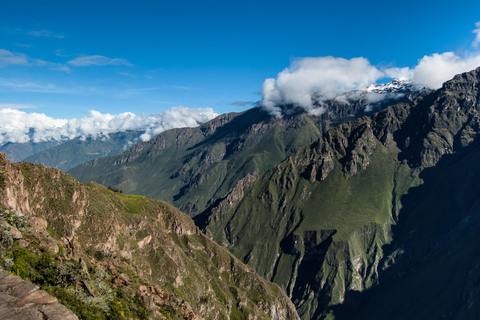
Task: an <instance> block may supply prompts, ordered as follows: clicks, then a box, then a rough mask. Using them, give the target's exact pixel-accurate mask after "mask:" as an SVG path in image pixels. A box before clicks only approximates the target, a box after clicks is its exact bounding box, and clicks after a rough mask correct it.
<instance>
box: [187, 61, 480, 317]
mask: <svg viewBox="0 0 480 320" xmlns="http://www.w3.org/2000/svg"><path fill="white" fill-rule="evenodd" d="M479 80H480V69H477V70H474V71H472V72H469V73H465V74H461V75H458V76H456V77H455V78H454V79H452V80H451V81H449V82H447V83H445V84H444V86H443V87H442V88H441V89H439V90H437V91H435V92H433V93H425V94H423V95H421V96H420V97H418V98H417V99H415V101H414V102H413V103H409V104H405V103H401V104H397V105H395V106H392V107H389V108H387V109H385V110H382V111H380V112H378V113H377V114H374V115H373V116H371V117H364V118H360V119H358V120H355V121H352V122H349V123H345V124H343V125H340V126H338V127H336V128H334V129H331V130H329V131H328V132H327V133H326V134H324V135H323V136H322V137H321V138H320V139H319V140H318V141H316V142H314V143H313V144H311V145H309V146H307V147H304V148H300V149H299V150H298V151H297V152H296V153H294V154H292V155H291V156H289V157H287V158H286V160H285V161H283V162H282V163H281V164H279V165H278V166H275V167H274V168H272V169H271V170H268V171H267V172H266V173H265V174H263V175H261V176H260V177H258V178H257V179H249V180H243V181H241V183H243V184H244V185H245V186H246V187H247V188H244V187H240V185H239V188H233V191H232V193H231V194H230V195H227V196H226V197H224V198H223V199H222V200H219V201H217V203H215V204H214V205H213V206H211V207H210V208H208V209H207V210H206V211H204V212H203V213H202V214H200V215H199V216H197V217H196V218H195V220H196V222H197V225H199V226H201V227H202V228H204V230H205V231H206V232H207V234H209V235H210V236H212V237H213V239H215V240H216V241H218V242H220V243H222V244H224V245H227V246H228V247H229V248H230V250H231V251H232V252H233V253H234V254H235V255H236V256H237V257H239V258H240V259H242V260H243V261H244V262H245V263H248V264H249V265H250V266H252V267H253V268H254V269H255V270H257V271H258V272H259V273H260V274H261V275H263V276H264V277H265V278H267V279H269V280H272V281H274V282H275V283H277V284H279V285H280V286H281V287H282V288H283V289H285V290H286V292H287V294H288V295H289V296H290V297H291V299H292V301H293V302H294V303H295V305H296V307H297V310H298V312H299V314H300V315H301V317H302V318H303V319H324V318H345V319H351V318H355V317H358V318H362V319H363V318H365V319H387V318H388V319H405V318H410V319H414V318H415V319H425V318H435V317H439V318H440V317H443V316H449V317H450V316H451V315H454V316H455V317H458V318H465V317H466V316H467V314H468V315H470V316H471V315H472V312H474V311H473V310H474V309H472V306H474V305H477V304H478V301H477V298H476V295H475V292H476V290H477V286H475V285H472V284H471V283H470V281H472V279H471V278H472V277H476V274H477V267H476V266H477V264H476V262H475V261H476V258H473V257H472V253H473V252H477V251H478V246H477V245H476V242H475V241H472V239H475V238H476V237H477V236H476V233H475V232H474V231H473V229H472V228H474V226H475V225H476V221H477V219H479V218H480V211H478V210H477V203H478V200H479V195H478V193H477V192H476V190H477V187H476V184H477V183H476V180H475V179H474V178H473V177H472V176H470V174H471V175H473V176H476V174H477V173H476V172H477V171H478V170H477V169H476V167H475V163H478V161H479V160H480V158H478V152H477V149H478V136H477V135H478V133H479V129H480V127H479V116H480V105H479V103H478V101H479V100H478V99H479ZM469 172H470V173H469ZM440 177H441V178H440ZM442 179H443V181H442ZM462 232H464V234H463V235H462ZM460 243H462V244H465V245H466V244H467V243H468V245H466V246H465V247H464V251H463V252H461V253H460V252H457V254H456V255H455V257H453V256H452V252H454V251H455V249H453V248H455V247H456V246H458V245H459V244H460ZM452 250H453V251H452ZM441 261H444V262H441ZM446 261H448V263H447V262H446ZM447 266H448V267H447ZM449 268H451V269H452V270H458V273H455V274H452V273H451V272H448V271H447V270H449ZM460 270H461V271H460ZM429 272H430V273H429ZM426 274H430V276H428V277H427V276H425V275H426ZM441 274H449V277H453V278H454V279H455V280H452V279H448V278H449V277H447V278H445V279H442V280H440V279H437V280H434V279H432V276H433V275H437V276H436V277H438V278H441V276H440V275H441ZM422 275H423V276H425V277H424V278H422ZM469 279H470V280H469ZM475 279H476V278H475ZM451 281H458V285H455V286H450V287H449V286H448V283H450V282H451ZM442 286H443V287H442ZM419 288H421V290H420V289H419ZM440 288H443V289H440ZM447 288H448V289H447ZM408 290H411V291H412V292H414V293H413V294H407V292H409V291H408ZM437 291H440V292H441V294H437V293H436V292H437ZM396 292H402V294H398V293H396ZM434 296H437V297H438V298H439V299H441V301H443V304H442V307H441V308H435V307H433V304H434V301H435V298H433V297H434ZM467 297H469V298H467ZM415 299H418V301H422V302H423V303H424V304H423V305H422V304H418V303H413V301H414V300H415ZM469 299H470V300H469ZM447 301H448V302H447ZM409 303H411V305H410V306H409ZM379 305H381V306H382V307H379ZM412 305H413V306H412Z"/></svg>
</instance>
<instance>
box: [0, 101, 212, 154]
mask: <svg viewBox="0 0 480 320" xmlns="http://www.w3.org/2000/svg"><path fill="white" fill-rule="evenodd" d="M0 106H1V105H0ZM216 116H217V114H216V113H215V112H214V111H213V109H211V108H206V109H200V108H199V109H189V108H185V107H182V106H178V107H176V108H173V109H170V110H165V111H163V112H162V113H158V114H151V115H149V116H146V115H144V114H140V115H135V114H133V113H130V112H125V113H121V114H117V115H112V114H109V113H106V114H103V113H100V112H98V111H94V110H92V111H90V112H89V114H88V116H86V117H83V118H81V119H75V118H73V119H69V120H68V119H54V118H51V117H48V116H46V115H45V114H42V113H35V112H32V113H26V112H24V111H20V110H17V109H14V108H11V107H9V108H2V109H0V145H3V144H5V143H7V142H12V143H25V142H29V141H32V142H41V141H49V140H68V139H73V138H76V137H82V138H86V137H88V136H91V137H93V138H98V137H102V136H105V135H107V134H109V133H113V132H124V131H127V130H138V131H144V134H142V136H141V139H142V140H143V141H147V140H149V139H151V138H152V137H153V136H155V135H157V134H159V133H160V132H163V131H165V130H168V129H172V128H180V127H196V126H198V125H200V124H202V123H204V122H206V121H209V120H211V119H213V118H214V117H216Z"/></svg>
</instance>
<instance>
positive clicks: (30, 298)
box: [0, 270, 78, 320]
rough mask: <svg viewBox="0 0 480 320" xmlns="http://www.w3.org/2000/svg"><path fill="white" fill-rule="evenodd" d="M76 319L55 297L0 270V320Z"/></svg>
mask: <svg viewBox="0 0 480 320" xmlns="http://www.w3.org/2000/svg"><path fill="white" fill-rule="evenodd" d="M7 319H8V320H15V319H18V320H20V319H21V320H37V319H38V320H78V318H77V316H76V315H75V314H73V312H72V311H70V310H68V309H67V308H65V306H63V305H61V304H60V303H58V301H57V298H55V297H53V296H51V295H49V294H48V293H47V292H46V291H43V290H39V288H38V287H37V286H36V285H34V284H32V283H31V282H28V281H24V280H22V279H21V278H20V277H17V276H14V275H12V274H10V273H8V272H7V271H5V270H0V320H7Z"/></svg>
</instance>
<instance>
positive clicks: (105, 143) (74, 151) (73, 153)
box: [23, 131, 143, 171]
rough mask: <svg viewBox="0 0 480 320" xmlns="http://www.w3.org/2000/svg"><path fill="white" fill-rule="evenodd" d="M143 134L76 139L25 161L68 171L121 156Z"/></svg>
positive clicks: (126, 133) (112, 134)
mask: <svg viewBox="0 0 480 320" xmlns="http://www.w3.org/2000/svg"><path fill="white" fill-rule="evenodd" d="M142 133H143V132H140V131H127V132H116V133H111V134H109V135H108V136H104V137H99V138H97V139H92V138H91V137H88V138H86V139H82V138H76V139H73V140H68V141H65V142H63V143H61V144H59V145H56V146H54V147H51V148H48V149H45V150H43V151H40V152H37V153H35V154H33V155H31V156H29V157H26V158H25V159H23V160H24V161H29V162H33V163H41V164H45V165H47V166H49V167H54V168H58V169H60V170H62V171H68V170H69V169H71V168H73V167H75V166H77V165H79V164H81V163H84V162H87V161H89V160H92V159H96V158H100V157H106V156H110V155H115V154H119V153H121V152H123V151H125V150H127V149H129V148H130V147H132V146H133V145H134V144H135V143H136V142H137V141H138V138H139V136H140V135H141V134H142Z"/></svg>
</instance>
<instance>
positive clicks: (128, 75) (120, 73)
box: [117, 72, 137, 79]
mask: <svg viewBox="0 0 480 320" xmlns="http://www.w3.org/2000/svg"><path fill="white" fill-rule="evenodd" d="M117 74H119V75H121V76H125V77H130V78H133V79H135V78H137V76H135V75H133V74H131V73H128V72H117Z"/></svg>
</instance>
